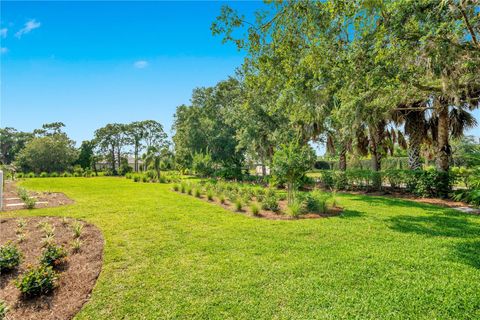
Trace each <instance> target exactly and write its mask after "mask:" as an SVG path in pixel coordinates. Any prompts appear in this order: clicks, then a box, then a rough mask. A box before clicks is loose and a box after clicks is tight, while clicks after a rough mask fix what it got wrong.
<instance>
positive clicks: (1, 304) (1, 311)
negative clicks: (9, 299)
mask: <svg viewBox="0 0 480 320" xmlns="http://www.w3.org/2000/svg"><path fill="white" fill-rule="evenodd" d="M7 312H8V306H7V303H6V302H5V301H3V300H0V320H4V319H6V317H7Z"/></svg>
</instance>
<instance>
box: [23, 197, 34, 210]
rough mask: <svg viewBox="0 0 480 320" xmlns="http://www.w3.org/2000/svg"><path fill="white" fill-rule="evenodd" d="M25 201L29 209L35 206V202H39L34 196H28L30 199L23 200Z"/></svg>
mask: <svg viewBox="0 0 480 320" xmlns="http://www.w3.org/2000/svg"><path fill="white" fill-rule="evenodd" d="M23 202H24V203H25V207H26V208H27V209H33V208H35V204H37V200H35V199H34V198H32V197H28V199H26V200H24V201H23Z"/></svg>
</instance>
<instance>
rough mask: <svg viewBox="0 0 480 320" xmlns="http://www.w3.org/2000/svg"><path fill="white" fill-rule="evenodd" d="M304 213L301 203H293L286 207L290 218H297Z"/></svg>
mask: <svg viewBox="0 0 480 320" xmlns="http://www.w3.org/2000/svg"><path fill="white" fill-rule="evenodd" d="M303 211H304V207H303V204H302V202H301V201H298V200H296V201H294V202H292V203H290V204H289V205H288V208H287V214H288V215H289V216H291V217H294V218H297V217H299V216H300V215H301V214H302V213H303Z"/></svg>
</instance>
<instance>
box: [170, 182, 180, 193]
mask: <svg viewBox="0 0 480 320" xmlns="http://www.w3.org/2000/svg"><path fill="white" fill-rule="evenodd" d="M172 189H173V191H178V190H180V186H179V185H178V184H176V183H175V184H174V185H173V187H172Z"/></svg>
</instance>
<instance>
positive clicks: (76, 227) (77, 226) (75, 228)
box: [72, 221, 83, 238]
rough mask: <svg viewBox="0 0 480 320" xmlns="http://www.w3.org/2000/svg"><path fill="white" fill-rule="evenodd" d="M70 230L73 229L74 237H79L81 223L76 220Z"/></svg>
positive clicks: (81, 227)
mask: <svg viewBox="0 0 480 320" xmlns="http://www.w3.org/2000/svg"><path fill="white" fill-rule="evenodd" d="M72 231H73V237H74V238H80V236H81V235H82V231H83V223H81V222H78V221H76V222H75V223H74V224H73V225H72Z"/></svg>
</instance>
